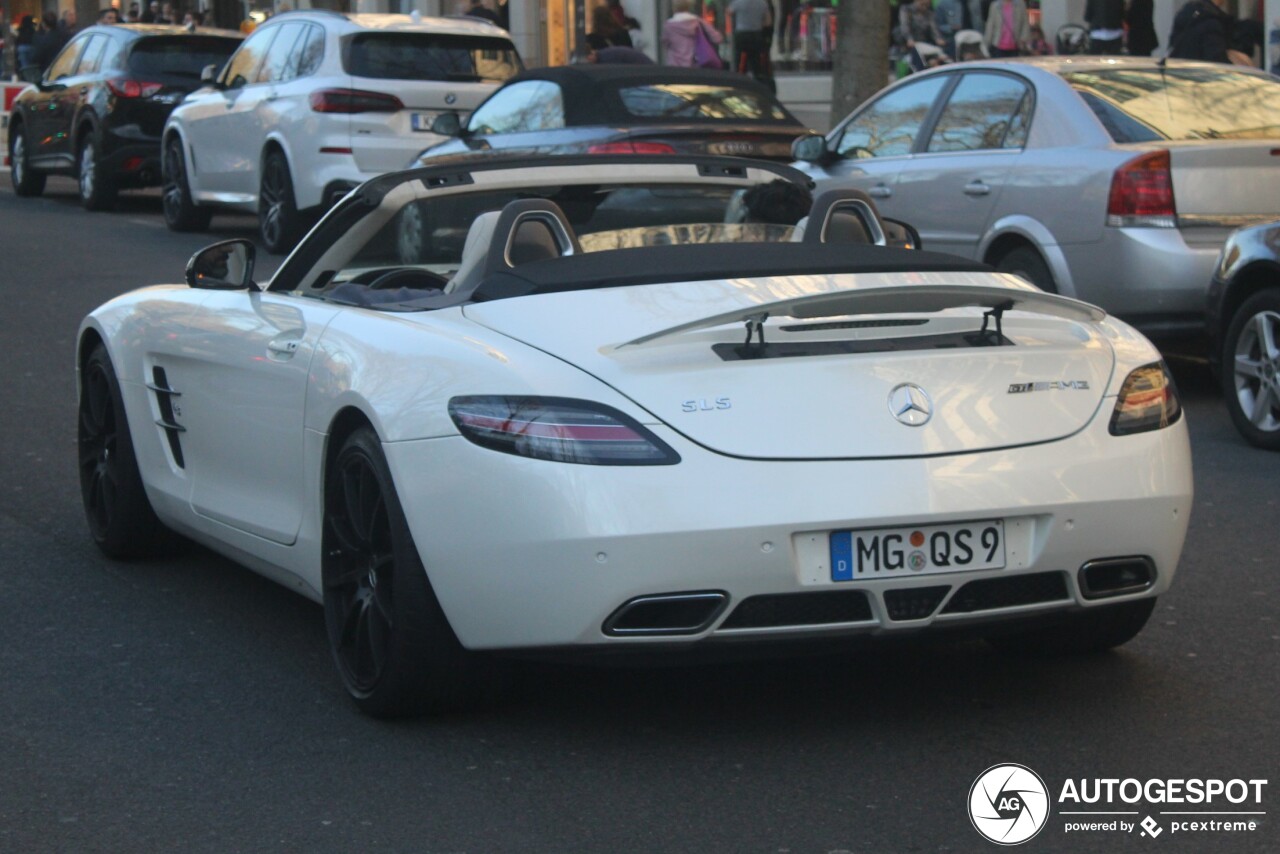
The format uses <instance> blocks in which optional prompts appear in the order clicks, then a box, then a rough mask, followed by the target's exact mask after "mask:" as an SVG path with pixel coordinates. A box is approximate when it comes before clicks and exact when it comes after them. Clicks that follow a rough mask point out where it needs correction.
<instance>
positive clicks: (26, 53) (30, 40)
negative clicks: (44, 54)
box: [14, 15, 36, 71]
mask: <svg viewBox="0 0 1280 854" xmlns="http://www.w3.org/2000/svg"><path fill="white" fill-rule="evenodd" d="M14 44H16V45H17V47H18V55H17V57H16V59H17V63H18V70H19V71H21V70H22V69H24V68H26V67H27V66H29V65H34V64H35V60H34V59H33V56H34V54H35V49H36V19H35V18H34V17H32V16H31V15H23V16H22V22H21V23H19V24H18V36H17V38H16V39H14Z"/></svg>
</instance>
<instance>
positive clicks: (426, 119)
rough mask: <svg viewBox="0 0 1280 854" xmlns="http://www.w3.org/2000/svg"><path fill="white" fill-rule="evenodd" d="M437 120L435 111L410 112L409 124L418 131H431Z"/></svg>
mask: <svg viewBox="0 0 1280 854" xmlns="http://www.w3.org/2000/svg"><path fill="white" fill-rule="evenodd" d="M435 120H436V114H435V113H410V114H409V126H410V127H411V128H413V129H414V130H416V131H430V130H431V125H432V123H434V122H435Z"/></svg>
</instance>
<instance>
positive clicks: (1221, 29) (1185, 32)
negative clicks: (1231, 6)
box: [1169, 0, 1235, 62]
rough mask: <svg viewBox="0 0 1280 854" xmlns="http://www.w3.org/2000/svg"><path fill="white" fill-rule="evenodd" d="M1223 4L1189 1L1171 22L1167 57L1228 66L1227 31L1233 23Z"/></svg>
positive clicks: (1216, 0)
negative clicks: (1226, 63)
mask: <svg viewBox="0 0 1280 854" xmlns="http://www.w3.org/2000/svg"><path fill="white" fill-rule="evenodd" d="M1226 5H1227V0H1212V2H1211V0H1190V2H1189V3H1187V5H1185V6H1183V7H1182V8H1181V9H1179V10H1178V14H1177V15H1175V16H1174V18H1173V31H1172V32H1170V33H1169V56H1172V57H1174V58H1176V59H1201V60H1204V61H1205V62H1230V61H1231V59H1230V58H1229V57H1228V56H1227V48H1228V47H1229V46H1230V44H1231V27H1232V25H1233V24H1234V23H1235V19H1234V18H1232V17H1231V15H1229V14H1227V11H1226Z"/></svg>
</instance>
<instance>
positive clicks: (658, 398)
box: [464, 273, 1114, 460]
mask: <svg viewBox="0 0 1280 854" xmlns="http://www.w3.org/2000/svg"><path fill="white" fill-rule="evenodd" d="M997 305H998V306H1002V307H1003V308H1004V311H1003V321H1002V326H1003V341H1004V344H1003V345H1001V346H995V345H994V344H993V343H992V342H994V341H995V340H997V339H995V336H994V322H990V321H989V323H988V334H987V336H986V337H985V338H983V337H979V336H980V333H979V330H980V328H981V327H982V324H983V314H984V313H985V312H988V311H990V310H991V308H992V307H993V306H997ZM464 312H465V314H466V316H467V317H468V318H470V319H472V320H474V321H476V322H478V323H480V324H482V325H484V326H487V327H490V328H492V329H495V330H497V331H500V332H502V333H504V334H506V335H509V336H511V337H513V338H516V339H519V340H521V341H523V342H525V343H528V344H530V345H532V346H535V347H537V348H539V349H542V350H544V351H546V352H549V353H552V354H553V355H556V356H558V357H560V358H562V359H564V360H566V361H568V362H570V363H572V364H575V365H577V366H579V367H581V368H582V369H583V370H585V371H587V372H588V373H590V374H593V375H594V376H596V377H598V378H599V379H601V380H602V381H603V382H605V383H607V384H609V385H611V386H613V387H614V388H616V389H617V390H619V391H620V392H621V393H623V394H625V395H627V396H628V397H630V398H631V399H632V400H634V401H636V402H637V403H638V404H639V405H640V406H642V407H644V408H645V409H646V410H648V411H649V412H650V413H652V414H653V415H654V416H656V417H657V418H658V419H660V420H661V421H663V422H665V423H666V424H668V425H669V426H671V427H672V428H674V429H675V430H677V431H679V432H681V433H683V434H684V435H686V436H687V437H689V438H690V439H692V440H693V441H695V442H698V443H700V444H702V445H704V446H706V447H708V448H711V449H713V450H715V451H719V452H721V453H726V454H732V455H736V456H743V457H753V458H767V459H794V460H803V459H809V460H814V459H838V458H883V457H912V456H928V455H945V454H959V453H971V452H975V451H983V450H991V449H994V448H1004V447H1013V446H1019V445H1026V444H1034V443H1040V442H1050V441H1054V440H1056V439H1061V438H1063V437H1065V436H1069V435H1071V434H1073V433H1075V432H1077V431H1079V430H1080V429H1082V428H1083V427H1084V426H1085V425H1086V424H1088V423H1089V421H1090V420H1091V419H1092V418H1093V417H1094V415H1095V414H1096V413H1097V411H1098V409H1099V406H1100V404H1101V401H1102V396H1103V394H1104V393H1105V390H1106V388H1107V385H1108V382H1109V380H1110V377H1111V372H1112V369H1113V364H1114V355H1113V353H1112V350H1111V347H1110V345H1109V344H1108V343H1107V342H1106V340H1105V339H1104V338H1103V337H1102V336H1101V335H1100V334H1099V332H1098V330H1097V328H1096V326H1095V323H1094V321H1095V320H1096V319H1100V318H1101V317H1102V316H1103V314H1102V312H1101V311H1100V310H1098V309H1095V308H1093V307H1091V306H1087V305H1085V304H1083V303H1078V302H1075V301H1074V300H1066V299H1063V298H1061V297H1055V296H1052V295H1047V294H1042V293H1040V292H1039V291H1035V290H1034V289H1030V290H1028V286H1027V285H1025V283H1023V282H1021V280H1019V279H1015V278H1013V277H1006V276H1001V275H998V274H986V273H913V274H889V273H865V274H846V275H824V276H793V277H775V278H769V279H732V280H718V281H716V280H713V281H699V282H691V283H679V284H658V285H640V286H632V287H618V288H607V289H602V290H583V291H574V292H565V293H547V294H541V295H536V296H529V297H523V298H515V299H504V300H495V301H491V302H484V303H478V304H473V305H468V306H466V308H465V309H464ZM766 314H767V315H768V316H767V318H763V322H762V323H761V325H759V326H756V325H755V324H756V323H757V322H759V321H761V320H762V315H766ZM748 323H750V324H752V328H753V335H752V338H753V341H758V339H759V336H760V335H761V334H763V336H764V338H765V340H766V342H767V344H766V345H765V347H763V348H761V347H760V346H759V345H758V343H756V344H753V345H751V346H746V345H744V340H745V338H746V336H747V324H748Z"/></svg>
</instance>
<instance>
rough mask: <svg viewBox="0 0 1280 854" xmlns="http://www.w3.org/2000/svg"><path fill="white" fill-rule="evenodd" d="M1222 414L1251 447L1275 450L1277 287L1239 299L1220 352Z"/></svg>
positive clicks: (1279, 336)
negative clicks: (1224, 405)
mask: <svg viewBox="0 0 1280 854" xmlns="http://www.w3.org/2000/svg"><path fill="white" fill-rule="evenodd" d="M1222 386H1223V396H1224V397H1225V398H1226V403H1227V411H1228V412H1229V413H1231V420H1232V421H1233V422H1235V425H1236V429H1237V430H1239V431H1240V435H1241V436H1244V438H1245V439H1246V440H1248V442H1249V443H1250V444H1252V445H1256V446H1257V447H1259V448H1265V449H1266V450H1269V451H1280V288H1271V289H1269V290H1265V291H1261V292H1259V293H1256V294H1254V295H1253V296H1251V297H1249V299H1247V300H1245V302H1244V305H1242V306H1240V308H1239V309H1238V310H1237V311H1236V313H1235V315H1234V316H1233V317H1232V318H1231V323H1230V324H1229V325H1228V326H1227V334H1226V336H1225V338H1224V344H1223V348H1222Z"/></svg>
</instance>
